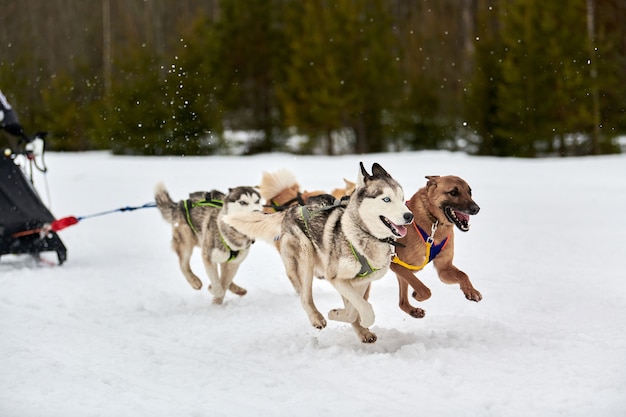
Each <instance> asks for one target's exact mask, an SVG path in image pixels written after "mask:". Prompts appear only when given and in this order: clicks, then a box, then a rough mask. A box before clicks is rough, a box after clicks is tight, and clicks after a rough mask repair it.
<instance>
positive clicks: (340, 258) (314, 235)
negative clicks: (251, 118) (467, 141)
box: [223, 163, 413, 343]
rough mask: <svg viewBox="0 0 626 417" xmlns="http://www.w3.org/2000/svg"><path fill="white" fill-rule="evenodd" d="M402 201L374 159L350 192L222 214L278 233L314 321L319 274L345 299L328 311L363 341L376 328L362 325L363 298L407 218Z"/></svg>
mask: <svg viewBox="0 0 626 417" xmlns="http://www.w3.org/2000/svg"><path fill="white" fill-rule="evenodd" d="M404 203H405V201H404V192H403V190H402V187H401V186H400V184H398V182H397V181H396V180H394V179H393V178H392V177H391V176H390V175H389V174H388V173H387V172H386V171H385V170H384V169H383V168H382V167H381V166H380V165H379V164H376V163H375V164H374V165H373V166H372V175H369V174H368V173H367V171H366V170H365V168H364V167H363V164H362V163H361V164H360V172H359V175H358V179H357V182H356V189H355V190H354V192H353V193H352V195H351V196H350V197H349V198H345V199H343V200H336V199H335V198H334V197H332V196H330V195H324V196H317V197H314V198H312V199H311V200H309V204H307V205H304V206H295V207H290V208H287V209H286V210H284V211H281V212H278V213H273V214H264V213H256V212H255V213H243V212H242V213H235V214H229V215H226V216H224V218H223V220H224V222H225V223H227V224H229V225H230V226H232V227H234V228H235V229H236V230H238V231H239V232H241V233H243V234H245V235H247V236H249V238H250V239H255V238H261V239H263V240H266V241H268V242H270V243H273V242H274V241H275V240H278V242H279V245H278V250H279V252H280V255H281V258H282V260H283V263H284V265H285V270H286V272H287V276H288V277H289V279H290V280H291V282H292V284H293V285H294V287H295V288H296V291H298V292H299V293H300V299H301V302H302V307H303V308H304V310H305V312H306V313H307V315H308V317H309V320H310V322H311V324H312V325H313V326H314V327H316V328H318V329H322V328H324V327H325V326H326V320H325V319H324V317H323V316H322V314H321V313H320V312H319V311H318V309H317V308H316V306H315V304H314V302H313V296H312V287H313V277H314V276H317V277H319V278H324V279H325V280H327V281H328V282H330V283H331V284H332V285H333V287H334V288H335V289H336V290H337V291H338V292H339V294H340V295H341V296H342V298H343V302H344V307H345V308H339V309H334V310H331V311H330V312H329V313H328V318H329V319H331V320H338V321H343V322H347V323H351V324H352V326H353V328H354V330H355V331H356V333H357V335H358V337H359V338H360V339H361V341H363V342H365V343H373V342H375V341H376V335H375V334H374V333H372V332H371V331H370V330H369V329H368V327H370V326H371V325H372V324H374V318H375V317H374V310H373V308H372V306H371V304H370V303H369V302H368V301H367V298H368V296H369V287H370V283H371V282H372V281H374V280H376V279H379V278H381V277H382V276H383V275H385V273H386V272H387V271H388V269H389V263H390V261H391V255H392V253H393V248H392V245H393V244H394V243H395V240H396V239H397V238H400V237H403V236H404V235H405V234H406V233H407V228H406V225H407V224H409V223H411V221H413V214H412V213H411V212H410V211H409V210H408V208H407V207H406V205H405V204H404Z"/></svg>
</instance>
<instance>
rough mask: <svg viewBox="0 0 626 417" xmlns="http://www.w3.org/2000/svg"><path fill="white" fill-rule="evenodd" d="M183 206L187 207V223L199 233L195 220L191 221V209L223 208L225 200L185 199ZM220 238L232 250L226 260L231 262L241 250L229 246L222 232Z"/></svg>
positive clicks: (225, 246)
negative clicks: (194, 200) (194, 223)
mask: <svg viewBox="0 0 626 417" xmlns="http://www.w3.org/2000/svg"><path fill="white" fill-rule="evenodd" d="M183 206H184V207H185V216H186V218H187V224H188V225H189V227H191V230H193V232H194V233H195V234H196V235H197V234H198V230H197V229H196V227H195V226H194V225H193V222H192V221H191V209H193V208H196V207H212V208H218V209H221V208H222V207H224V201H223V200H218V199H211V200H201V201H196V202H192V201H191V200H185V201H184V204H183ZM220 240H221V241H222V244H223V245H224V248H226V250H227V251H229V252H230V257H229V258H228V260H227V261H226V262H230V261H232V260H234V259H235V258H237V255H239V251H238V250H232V249H231V248H230V246H228V243H226V240H224V236H222V234H221V233H220Z"/></svg>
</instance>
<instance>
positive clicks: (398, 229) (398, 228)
mask: <svg viewBox="0 0 626 417" xmlns="http://www.w3.org/2000/svg"><path fill="white" fill-rule="evenodd" d="M393 227H394V229H396V232H397V233H398V235H399V236H400V237H404V236H406V227H405V226H400V225H397V224H394V225H393Z"/></svg>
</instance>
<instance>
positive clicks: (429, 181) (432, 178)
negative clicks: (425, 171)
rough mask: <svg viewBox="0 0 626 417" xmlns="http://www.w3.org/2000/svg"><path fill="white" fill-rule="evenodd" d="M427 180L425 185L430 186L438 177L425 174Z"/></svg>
mask: <svg viewBox="0 0 626 417" xmlns="http://www.w3.org/2000/svg"><path fill="white" fill-rule="evenodd" d="M425 178H426V179H427V180H428V182H427V183H426V187H430V186H432V185H437V179H438V178H439V175H426V177H425Z"/></svg>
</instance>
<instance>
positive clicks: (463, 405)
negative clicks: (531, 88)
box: [0, 152, 626, 417]
mask: <svg viewBox="0 0 626 417" xmlns="http://www.w3.org/2000/svg"><path fill="white" fill-rule="evenodd" d="M359 161H364V162H365V164H366V166H367V167H368V168H370V167H371V164H372V163H373V162H379V163H380V164H382V166H383V167H385V168H386V169H387V170H388V171H389V173H390V174H391V175H393V176H394V177H395V178H396V179H398V180H399V181H400V183H401V184H402V185H403V186H404V189H405V193H406V197H407V198H408V197H409V196H410V195H411V194H412V193H413V192H414V191H416V190H417V189H418V188H420V187H422V186H423V185H424V184H425V179H424V176H425V175H436V174H441V175H445V174H455V175H459V176H462V177H464V178H465V179H466V180H467V181H468V182H469V183H470V185H471V186H472V188H473V191H474V197H475V200H476V202H477V203H478V204H479V205H480V206H481V211H480V213H479V214H478V215H477V216H475V217H473V218H472V229H471V230H470V232H468V233H466V234H460V233H457V235H456V255H455V263H456V265H457V266H459V267H460V268H461V269H463V270H464V271H466V272H467V273H468V275H469V276H470V278H471V279H472V281H473V283H474V285H475V287H476V288H477V289H478V290H480V291H481V292H482V294H483V297H484V299H483V300H482V301H481V302H480V303H473V302H469V301H466V300H465V298H464V296H463V294H462V293H461V291H460V290H459V289H458V288H457V287H453V286H447V285H445V284H443V283H441V282H439V280H438V279H437V278H436V275H435V273H434V270H433V268H432V266H428V267H427V268H426V269H425V270H424V271H423V272H422V273H420V274H419V276H420V277H421V278H422V280H423V281H424V282H425V283H426V285H428V286H429V287H430V288H431V290H432V293H433V295H432V298H431V299H430V300H428V301H426V302H424V303H422V304H421V306H422V307H423V308H425V309H426V311H427V313H426V317H424V318H423V319H413V318H410V317H409V316H407V315H406V314H404V313H403V312H401V311H400V310H399V308H398V307H397V292H398V290H397V283H396V279H395V277H394V275H393V274H392V273H389V274H388V275H386V276H385V277H384V278H383V279H381V280H380V281H377V282H375V283H374V284H373V289H372V293H371V302H372V304H373V306H374V310H375V312H376V323H375V325H374V326H373V327H372V329H373V330H374V331H375V332H376V333H377V335H378V341H377V342H376V343H375V344H373V345H367V344H363V343H361V342H359V341H358V340H357V338H356V336H355V334H354V333H353V331H352V329H351V327H350V326H349V325H347V324H345V323H338V322H332V321H331V322H329V324H328V327H327V328H326V329H324V330H321V331H320V330H316V329H314V328H312V327H311V326H310V324H309V322H308V319H307V318H306V315H305V314H304V311H303V310H302V308H301V306H300V302H299V300H298V297H297V296H296V295H295V293H294V291H293V289H292V287H291V284H290V283H289V281H288V280H287V278H286V277H285V275H284V272H283V268H282V264H281V262H280V260H279V257H278V254H277V253H276V251H275V249H274V248H273V247H271V246H270V245H267V244H265V243H264V242H257V243H256V244H255V245H254V246H253V248H252V251H251V254H250V257H249V258H248V259H247V260H246V261H245V262H244V264H243V265H242V267H241V269H240V272H239V274H238V276H237V278H236V282H238V283H239V284H240V285H242V286H244V287H246V288H247V289H248V294H247V295H246V296H245V297H242V298H239V297H237V296H235V295H233V294H228V295H227V298H226V301H225V304H224V305H221V306H219V305H213V304H212V303H211V297H210V295H209V293H208V291H207V290H206V282H207V280H205V288H203V289H202V291H194V290H192V289H191V287H190V286H189V285H188V284H187V282H186V281H185V279H184V278H183V276H182V274H181V273H180V272H179V270H178V266H177V258H176V256H175V254H174V253H173V252H172V251H171V249H170V243H169V241H170V227H169V225H168V224H166V223H165V222H164V221H163V220H162V219H161V217H160V215H159V213H158V212H157V210H156V209H144V210H138V211H134V212H130V213H114V214H111V215H107V216H102V217H97V218H92V219H86V220H83V221H81V222H80V223H79V224H77V225H75V226H72V227H69V228H67V229H65V230H63V231H62V232H60V236H61V238H62V239H63V241H64V243H65V244H66V246H67V247H68V261H67V263H66V264H64V265H63V266H61V267H50V266H46V265H37V264H35V263H34V262H33V261H31V260H30V259H29V258H28V257H24V256H20V257H17V256H3V257H2V259H1V260H0V416H2V417H31V416H32V417H34V416H46V417H47V416H58V417H86V416H116V417H119V416H129V417H141V416H146V417H160V416H167V417H170V416H211V417H215V416H285V417H293V416H298V417H302V416H305V417H306V416H311V417H313V416H314V417H319V416H339V415H342V416H383V417H389V416H412V417H414V416H472V417H474V416H498V417H506V416H585V417H589V416H603V417H609V416H614V417H621V416H624V415H626V272H624V257H625V256H626V226H625V225H624V215H623V214H622V211H623V209H624V206H625V205H626V155H622V156H607V157H588V158H576V159H574V158H572V159H541V160H518V159H498V158H484V157H471V156H467V155H464V154H455V153H447V152H419V153H401V154H379V155H363V156H354V155H353V156H342V157H333V158H329V157H302V156H292V155H285V154H279V155H262V156H254V157H201V158H190V157H185V158H138V157H115V156H111V155H109V154H107V153H100V152H98V153H86V154H54V153H50V154H48V155H47V163H48V166H49V169H50V171H49V174H48V176H47V183H48V185H49V193H50V196H51V209H52V211H53V213H54V214H55V215H56V216H57V217H58V218H61V217H65V216H69V215H76V216H83V215H87V214H91V213H97V212H101V211H104V210H109V209H115V208H118V207H123V206H133V205H141V204H144V203H146V202H150V201H152V200H153V195H152V191H153V187H154V185H155V184H156V183H157V182H158V181H161V180H162V181H164V183H165V184H166V186H167V188H168V189H169V190H170V193H171V194H172V196H173V197H174V198H175V199H182V198H184V197H186V195H187V194H188V193H189V192H191V191H197V190H208V189H211V188H217V189H222V190H225V189H227V188H228V187H231V186H236V185H256V184H258V183H259V182H260V179H261V174H262V171H264V170H268V171H273V170H276V169H278V168H287V169H290V170H291V171H293V172H294V173H295V174H296V176H297V178H298V179H299V181H300V184H301V185H302V188H303V189H308V190H317V189H323V190H331V189H333V188H336V187H339V186H341V185H342V184H343V180H342V178H343V177H346V178H348V179H352V180H354V179H355V178H356V175H357V171H358V162H359ZM35 181H36V185H37V186H38V188H39V189H40V192H41V195H42V197H43V200H44V201H46V202H48V199H47V197H46V195H47V193H46V191H45V187H44V185H45V183H46V182H45V181H44V180H43V178H41V177H39V176H37V177H36V178H35ZM45 256H46V257H47V258H49V259H51V260H54V259H55V256H54V254H53V253H46V254H45ZM193 268H194V269H195V270H196V271H197V273H198V275H199V276H200V277H202V278H204V276H205V275H204V272H203V269H202V266H201V262H200V259H199V254H196V256H195V257H194V259H193ZM314 295H315V298H316V302H317V304H318V307H319V308H320V311H322V312H326V311H328V310H329V309H331V308H334V307H337V306H339V305H340V303H341V301H340V299H339V296H338V295H337V294H336V292H335V291H334V290H333V289H332V288H331V286H330V285H328V283H326V282H323V281H316V282H315V287H314Z"/></svg>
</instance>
